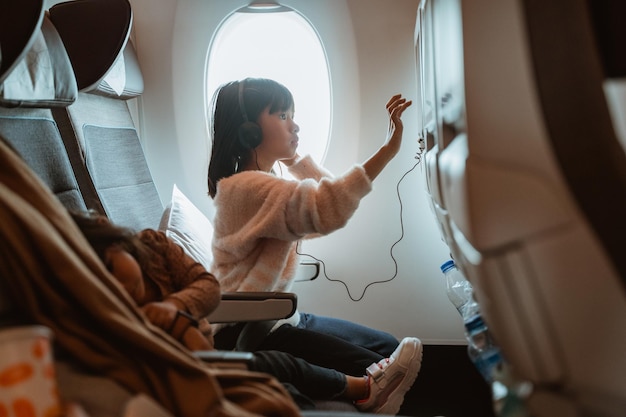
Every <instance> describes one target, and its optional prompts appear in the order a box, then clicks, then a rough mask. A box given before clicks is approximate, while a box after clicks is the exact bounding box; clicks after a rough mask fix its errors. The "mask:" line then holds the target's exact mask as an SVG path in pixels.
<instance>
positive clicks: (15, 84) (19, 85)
mask: <svg viewBox="0 0 626 417" xmlns="http://www.w3.org/2000/svg"><path fill="white" fill-rule="evenodd" d="M35 32H36V33H35V35H34V36H33V38H32V41H31V42H29V44H30V48H28V50H27V51H25V52H24V53H23V54H21V58H20V59H19V61H18V62H16V63H15V65H13V66H12V69H11V72H10V73H8V74H7V76H6V77H5V79H4V82H3V83H2V84H1V85H0V106H3V107H38V108H48V107H65V106H69V105H70V104H72V103H73V102H74V101H75V100H76V96H77V94H78V88H77V86H76V79H75V78H74V72H73V70H72V66H71V64H70V61H69V57H68V56H67V53H66V51H65V48H64V47H63V42H62V41H61V38H60V37H59V34H58V33H57V32H56V30H55V28H54V26H53V25H52V23H51V22H50V20H49V19H48V18H47V17H44V19H43V22H42V25H41V29H38V30H36V31H35Z"/></svg>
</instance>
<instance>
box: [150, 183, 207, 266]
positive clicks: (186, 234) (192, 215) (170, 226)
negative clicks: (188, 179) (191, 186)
mask: <svg viewBox="0 0 626 417" xmlns="http://www.w3.org/2000/svg"><path fill="white" fill-rule="evenodd" d="M159 230H161V231H164V232H165V234H166V235H167V236H168V237H169V238H170V239H172V240H173V241H174V242H176V243H177V244H178V245H180V246H181V247H182V248H183V249H184V251H185V252H186V253H187V255H189V256H191V257H192V258H193V259H195V260H196V262H199V263H200V264H202V265H203V266H204V267H205V268H206V269H207V270H209V268H210V267H211V262H213V253H212V251H211V240H212V239H213V225H212V224H211V222H210V221H209V219H208V218H207V217H206V216H205V215H204V213H202V212H201V211H200V209H198V207H196V206H195V205H194V204H193V203H192V202H191V201H190V200H189V199H188V198H187V196H185V195H184V194H183V193H182V191H180V190H179V189H178V187H177V186H176V184H174V187H173V189H172V201H171V203H170V204H169V205H168V206H167V207H166V208H165V211H164V212H163V216H162V217H161V223H160V225H159Z"/></svg>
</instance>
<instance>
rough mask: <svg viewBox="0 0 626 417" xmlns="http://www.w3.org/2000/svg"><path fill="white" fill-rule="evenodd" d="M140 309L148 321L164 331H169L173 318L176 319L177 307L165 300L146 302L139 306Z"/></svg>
mask: <svg viewBox="0 0 626 417" xmlns="http://www.w3.org/2000/svg"><path fill="white" fill-rule="evenodd" d="M141 309H142V310H143V312H144V314H145V315H146V316H147V317H148V320H150V323H152V324H154V325H155V326H158V327H160V328H161V329H163V330H165V331H169V329H170V327H172V324H173V323H174V320H176V312H177V311H178V308H177V307H176V306H175V305H174V304H172V303H167V302H154V303H148V304H146V305H144V306H143V307H141Z"/></svg>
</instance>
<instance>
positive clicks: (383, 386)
mask: <svg viewBox="0 0 626 417" xmlns="http://www.w3.org/2000/svg"><path fill="white" fill-rule="evenodd" d="M421 366H422V342H421V341H420V340H419V339H418V338H416V337H406V338H404V339H402V341H401V342H400V344H399V345H398V347H397V348H396V350H395V351H394V352H393V353H392V354H391V356H390V357H389V358H386V359H383V360H381V361H380V362H378V363H373V364H371V365H370V366H368V367H367V370H366V372H367V375H368V377H369V378H368V380H369V385H370V395H369V398H367V399H366V400H359V401H356V402H355V403H354V404H355V406H356V407H357V408H358V409H359V410H360V411H367V412H369V413H375V414H388V415H396V414H397V413H398V411H400V406H401V405H402V402H403V401H404V394H406V392H407V391H408V390H409V388H411V386H412V385H413V382H415V378H417V373H418V372H419V370H420V367H421Z"/></svg>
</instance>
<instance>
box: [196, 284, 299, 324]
mask: <svg viewBox="0 0 626 417" xmlns="http://www.w3.org/2000/svg"><path fill="white" fill-rule="evenodd" d="M297 305H298V298H297V296H296V294H294V293H290V292H225V293H222V301H221V302H220V305H219V306H218V307H217V308H216V309H215V311H213V313H211V314H210V315H209V316H208V317H207V319H208V320H209V322H211V323H233V322H239V321H262V320H276V319H284V318H287V317H289V316H291V315H293V313H295V312H296V307H297Z"/></svg>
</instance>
